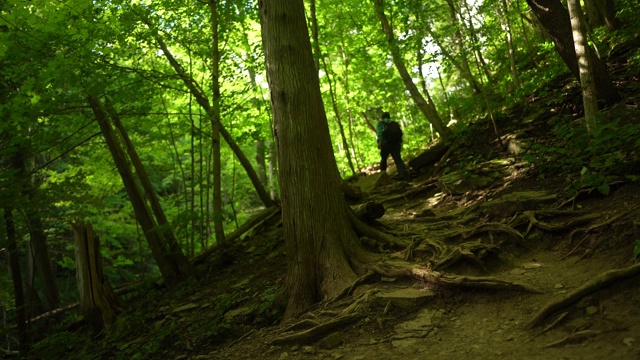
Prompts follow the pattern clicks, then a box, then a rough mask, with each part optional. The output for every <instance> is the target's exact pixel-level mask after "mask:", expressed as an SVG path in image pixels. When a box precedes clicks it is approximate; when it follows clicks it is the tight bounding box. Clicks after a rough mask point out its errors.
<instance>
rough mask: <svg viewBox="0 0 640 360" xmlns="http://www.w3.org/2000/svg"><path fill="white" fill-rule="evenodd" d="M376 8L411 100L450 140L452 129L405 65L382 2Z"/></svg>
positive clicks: (444, 136)
mask: <svg viewBox="0 0 640 360" xmlns="http://www.w3.org/2000/svg"><path fill="white" fill-rule="evenodd" d="M373 4H374V8H375V12H376V15H377V16H378V19H379V20H380V23H381V24H382V31H383V32H384V34H385V36H386V37H387V42H388V43H389V47H390V50H391V56H392V58H393V63H394V64H395V65H396V68H397V69H398V73H400V77H401V78H402V81H403V82H404V85H405V86H406V88H407V90H408V91H409V94H411V98H412V99H413V101H414V102H415V103H416V105H417V106H418V109H420V111H421V112H422V114H423V115H424V116H425V117H426V118H427V120H429V122H430V123H431V124H433V127H434V128H435V129H436V131H437V132H438V134H440V136H441V137H442V138H443V139H448V138H449V137H450V136H451V129H449V128H448V127H447V126H446V125H445V124H444V123H443V122H442V119H441V118H440V115H438V111H437V110H436V108H435V106H434V104H433V103H432V102H427V101H426V100H425V99H424V97H422V95H421V94H420V91H419V90H418V87H417V86H416V84H414V83H413V79H412V77H411V75H410V74H409V71H408V70H407V67H406V66H405V65H404V60H403V59H402V55H401V54H400V48H399V47H398V44H396V40H395V37H394V36H393V29H392V28H391V25H390V24H389V21H388V20H387V16H386V15H385V14H384V9H383V6H382V0H374V1H373Z"/></svg>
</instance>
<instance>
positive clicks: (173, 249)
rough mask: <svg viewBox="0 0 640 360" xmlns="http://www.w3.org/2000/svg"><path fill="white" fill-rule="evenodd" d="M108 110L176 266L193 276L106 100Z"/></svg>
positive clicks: (128, 139)
mask: <svg viewBox="0 0 640 360" xmlns="http://www.w3.org/2000/svg"><path fill="white" fill-rule="evenodd" d="M105 103H106V108H107V112H108V113H109V115H110V116H111V120H112V121H113V124H114V125H115V127H116V129H117V130H118V133H119V134H120V138H121V139H122V142H123V143H124V146H125V149H126V151H127V154H128V155H129V158H130V159H131V162H132V163H133V167H134V168H135V169H136V175H137V176H138V178H139V179H140V183H141V184H142V188H143V189H144V192H145V195H146V196H147V198H148V199H149V203H150V204H151V210H152V211H153V215H154V216H155V219H156V221H157V223H158V225H159V226H160V230H161V231H162V235H163V236H164V238H165V241H166V242H167V245H168V246H169V251H170V255H171V256H172V257H173V258H174V259H175V261H176V265H178V266H179V267H180V272H181V273H184V274H193V273H194V272H195V269H194V268H193V266H192V265H191V263H189V259H187V257H186V256H185V255H184V253H183V252H182V249H181V248H180V244H178V240H177V239H176V237H175V235H174V233H173V228H172V227H171V224H169V221H168V220H167V217H166V216H165V214H164V210H163V209H162V205H161V204H160V199H159V198H158V196H157V195H156V191H155V189H154V188H153V185H152V184H151V179H149V175H148V174H147V170H146V169H145V168H144V165H142V161H141V160H140V156H138V152H137V151H136V149H135V147H134V146H133V143H132V142H131V139H130V138H129V135H128V134H127V131H126V130H125V128H124V126H123V125H122V122H121V121H120V116H118V114H117V113H116V111H115V109H114V108H113V105H112V104H111V102H110V101H109V99H108V98H107V100H106V102H105ZM183 178H184V176H183Z"/></svg>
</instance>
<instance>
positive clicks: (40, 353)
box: [29, 331, 99, 360]
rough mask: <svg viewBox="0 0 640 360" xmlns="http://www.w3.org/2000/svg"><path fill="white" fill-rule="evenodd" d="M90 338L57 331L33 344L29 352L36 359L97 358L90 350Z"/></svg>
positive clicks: (84, 359) (85, 359)
mask: <svg viewBox="0 0 640 360" xmlns="http://www.w3.org/2000/svg"><path fill="white" fill-rule="evenodd" d="M91 342H92V340H91V338H89V337H86V336H79V335H78V334H77V333H72V332H69V331H59V332H56V333H54V334H52V335H49V336H47V337H46V338H44V339H42V340H41V341H39V342H37V343H35V344H33V346H32V348H31V351H30V353H29V355H30V357H32V358H36V359H45V358H46V359H51V360H66V359H69V360H89V359H97V358H99V357H96V356H94V355H91V354H93V352H92V351H89V350H90V349H91V350H95V349H93V348H92V346H93V345H92V344H91Z"/></svg>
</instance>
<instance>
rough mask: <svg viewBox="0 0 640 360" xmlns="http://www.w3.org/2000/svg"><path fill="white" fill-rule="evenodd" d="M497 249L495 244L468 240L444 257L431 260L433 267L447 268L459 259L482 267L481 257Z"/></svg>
mask: <svg viewBox="0 0 640 360" xmlns="http://www.w3.org/2000/svg"><path fill="white" fill-rule="evenodd" d="M498 249H499V247H498V246H496V245H488V244H482V243H480V242H472V243H471V242H469V243H464V244H460V245H459V246H458V247H457V248H455V249H453V250H452V251H451V252H450V253H449V254H448V255H447V256H446V257H444V258H443V259H440V260H438V261H436V262H433V265H432V267H433V269H434V270H435V269H444V268H447V267H449V266H451V265H453V264H455V263H456V262H458V261H459V260H461V259H466V260H470V261H471V262H473V263H475V264H476V265H478V266H479V267H481V268H483V267H484V264H483V263H482V259H483V258H484V257H485V255H487V253H488V252H495V251H497V250H498Z"/></svg>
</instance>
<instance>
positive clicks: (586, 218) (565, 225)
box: [523, 210, 602, 233]
mask: <svg viewBox="0 0 640 360" xmlns="http://www.w3.org/2000/svg"><path fill="white" fill-rule="evenodd" d="M569 214H573V215H575V214H576V212H569V211H560V210H556V211H525V212H524V213H523V215H524V216H526V217H527V218H528V219H529V228H528V229H527V232H526V233H529V230H530V229H531V227H532V226H535V227H537V228H540V229H543V230H547V231H551V232H559V231H566V230H570V229H572V228H574V227H576V226H580V225H583V224H586V223H589V222H591V221H593V220H595V219H597V218H599V217H601V216H602V215H601V214H584V215H582V216H578V217H574V218H572V219H569V220H567V221H563V222H560V223H556V224H551V223H547V222H543V221H540V220H538V219H537V218H536V216H560V215H569Z"/></svg>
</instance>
